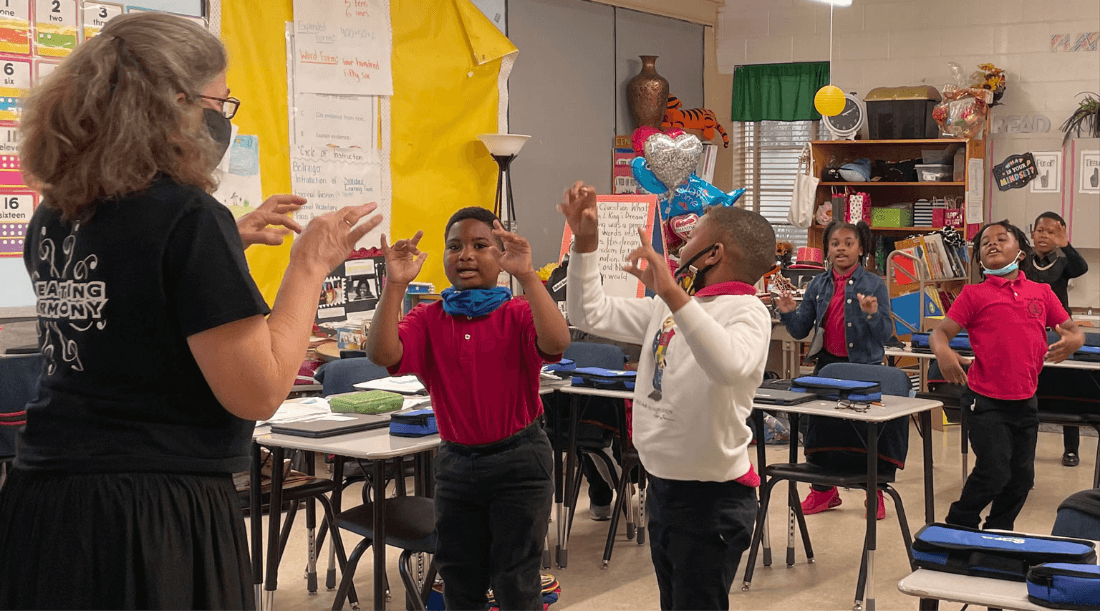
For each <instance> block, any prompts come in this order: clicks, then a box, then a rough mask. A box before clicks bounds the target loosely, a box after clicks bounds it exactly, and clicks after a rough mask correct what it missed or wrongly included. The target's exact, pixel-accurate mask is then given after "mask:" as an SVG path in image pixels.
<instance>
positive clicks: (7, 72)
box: [0, 57, 31, 121]
mask: <svg viewBox="0 0 1100 611" xmlns="http://www.w3.org/2000/svg"><path fill="white" fill-rule="evenodd" d="M30 88H31V60H30V59H29V58H20V57H0V121H18V120H19V115H20V113H22V108H21V107H20V104H21V102H22V100H23V98H24V97H26V96H27V92H28V91H30Z"/></svg>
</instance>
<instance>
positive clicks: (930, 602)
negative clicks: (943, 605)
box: [917, 598, 940, 611]
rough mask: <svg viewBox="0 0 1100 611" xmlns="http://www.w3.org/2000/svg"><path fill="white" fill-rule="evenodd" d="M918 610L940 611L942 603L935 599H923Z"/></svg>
mask: <svg viewBox="0 0 1100 611" xmlns="http://www.w3.org/2000/svg"><path fill="white" fill-rule="evenodd" d="M917 609H920V611H939V610H940V601H939V600H937V599H935V598H922V599H920V603H919V604H918V606H917Z"/></svg>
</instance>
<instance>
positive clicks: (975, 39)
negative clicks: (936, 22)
mask: <svg viewBox="0 0 1100 611" xmlns="http://www.w3.org/2000/svg"><path fill="white" fill-rule="evenodd" d="M994 31H995V30H994V28H993V26H973V27H969V28H950V29H943V30H940V49H941V51H940V54H941V55H948V56H950V55H974V54H978V53H982V54H988V53H993V38H994V36H993V35H994Z"/></svg>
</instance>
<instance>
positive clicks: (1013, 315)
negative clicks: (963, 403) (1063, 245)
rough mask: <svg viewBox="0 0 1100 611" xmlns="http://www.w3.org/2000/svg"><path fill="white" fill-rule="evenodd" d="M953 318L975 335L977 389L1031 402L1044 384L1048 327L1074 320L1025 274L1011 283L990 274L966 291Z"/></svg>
mask: <svg viewBox="0 0 1100 611" xmlns="http://www.w3.org/2000/svg"><path fill="white" fill-rule="evenodd" d="M947 317H948V318H950V319H951V320H953V321H955V322H957V323H959V325H960V326H962V327H963V328H965V329H966V331H967V332H968V333H969V334H970V345H971V347H972V348H973V349H974V357H975V358H974V364H973V365H971V367H970V371H969V372H968V373H967V377H966V379H967V384H968V385H969V386H970V388H971V390H973V391H974V392H977V393H980V394H982V395H985V396H987V397H992V398H994V399H1006V400H1019V399H1029V398H1031V397H1032V396H1033V395H1034V394H1035V389H1036V388H1037V387H1038V384H1039V371H1040V370H1041V369H1042V368H1043V357H1044V356H1045V355H1046V352H1047V332H1046V329H1047V327H1054V326H1055V325H1060V324H1062V323H1064V322H1066V321H1067V320H1069V315H1068V314H1066V311H1065V310H1064V309H1063V308H1062V304H1061V303H1059V302H1058V298H1057V297H1055V296H1054V291H1052V290H1050V286H1048V285H1046V284H1039V283H1038V282H1032V281H1030V280H1028V279H1027V278H1025V277H1024V273H1023V272H1020V274H1019V275H1018V276H1017V277H1016V279H1015V280H1012V281H1008V280H1005V279H1004V278H1000V277H998V276H987V277H986V279H985V281H984V282H982V283H980V284H969V285H967V286H965V287H963V290H962V293H959V296H958V298H956V299H955V301H954V303H952V304H951V309H950V310H949V311H948V312H947Z"/></svg>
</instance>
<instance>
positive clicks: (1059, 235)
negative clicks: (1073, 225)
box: [1054, 223, 1069, 248]
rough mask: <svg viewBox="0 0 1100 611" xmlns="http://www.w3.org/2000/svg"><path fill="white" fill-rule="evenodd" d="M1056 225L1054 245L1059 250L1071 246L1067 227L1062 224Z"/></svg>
mask: <svg viewBox="0 0 1100 611" xmlns="http://www.w3.org/2000/svg"><path fill="white" fill-rule="evenodd" d="M1054 225H1055V228H1054V245H1055V246H1057V247H1058V248H1065V247H1066V246H1069V238H1068V237H1067V236H1066V226H1065V225H1063V224H1061V223H1055V224H1054Z"/></svg>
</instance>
